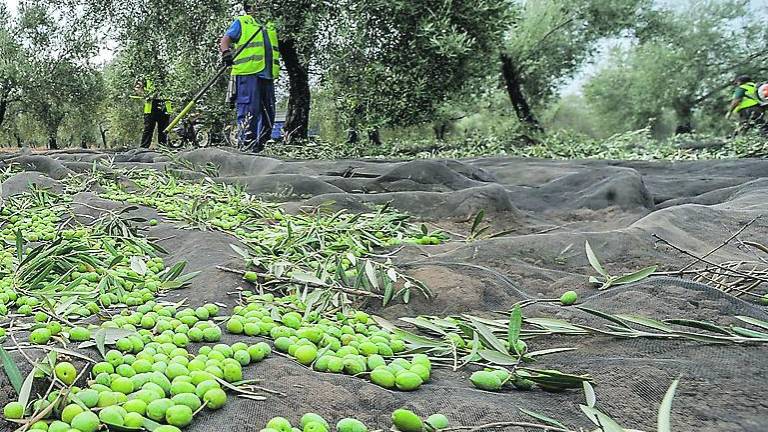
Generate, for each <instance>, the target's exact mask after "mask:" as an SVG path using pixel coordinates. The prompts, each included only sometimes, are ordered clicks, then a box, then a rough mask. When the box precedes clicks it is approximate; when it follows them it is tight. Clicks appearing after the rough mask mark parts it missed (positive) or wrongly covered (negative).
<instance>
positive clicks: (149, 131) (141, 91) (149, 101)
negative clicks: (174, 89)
mask: <svg viewBox="0 0 768 432" xmlns="http://www.w3.org/2000/svg"><path fill="white" fill-rule="evenodd" d="M133 91H134V93H135V96H133V98H136V99H143V100H144V133H142V135H141V147H143V148H149V146H150V144H152V135H153V134H154V133H155V126H157V143H158V144H159V145H162V146H167V145H168V134H167V133H165V128H166V127H168V123H169V122H170V118H171V112H172V106H171V101H170V100H169V99H166V98H163V97H161V96H160V93H159V92H158V91H157V88H155V83H154V82H152V80H151V79H148V78H139V79H137V80H136V84H134V87H133Z"/></svg>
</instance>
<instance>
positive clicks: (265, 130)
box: [235, 75, 275, 152]
mask: <svg viewBox="0 0 768 432" xmlns="http://www.w3.org/2000/svg"><path fill="white" fill-rule="evenodd" d="M235 83H236V85H237V98H236V100H235V103H236V104H237V126H238V144H239V145H240V148H241V149H243V150H246V151H252V152H260V151H261V150H263V149H264V144H266V142H267V141H269V139H270V137H271V136H272V125H274V124H275V85H274V82H273V81H272V80H270V79H265V78H260V77H259V76H257V75H242V76H238V77H236V81H235Z"/></svg>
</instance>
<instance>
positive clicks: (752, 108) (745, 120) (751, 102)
mask: <svg viewBox="0 0 768 432" xmlns="http://www.w3.org/2000/svg"><path fill="white" fill-rule="evenodd" d="M733 85H734V86H736V91H734V93H733V99H732V100H731V105H730V106H729V107H728V113H727V114H726V115H725V118H731V116H732V115H733V114H738V115H739V118H740V120H741V126H740V127H739V131H744V130H747V129H750V128H752V127H754V126H757V125H761V124H764V122H765V120H764V119H763V115H764V112H765V110H764V107H763V106H762V105H761V103H760V98H759V97H758V94H757V86H756V85H755V83H754V81H752V78H750V77H749V76H746V75H742V76H739V77H737V78H736V79H735V80H733Z"/></svg>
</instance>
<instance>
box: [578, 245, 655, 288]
mask: <svg viewBox="0 0 768 432" xmlns="http://www.w3.org/2000/svg"><path fill="white" fill-rule="evenodd" d="M584 247H585V249H586V252H587V260H588V261H589V264H590V265H591V266H592V268H593V269H595V271H596V272H597V273H599V274H600V276H602V279H600V278H597V277H595V276H590V277H589V283H591V284H595V285H600V287H599V288H598V289H600V290H605V289H608V288H610V287H613V286H618V285H626V284H630V283H634V282H638V281H641V280H643V279H645V278H647V277H648V276H650V275H652V274H653V273H654V272H655V271H656V268H657V267H658V266H650V267H646V268H643V269H641V270H638V271H636V272H633V273H627V274H624V275H621V276H611V275H610V274H609V273H608V272H607V271H606V270H605V268H603V265H602V264H601V263H600V260H599V259H598V258H597V255H595V252H594V251H593V250H592V246H590V245H589V241H586V242H585V243H584Z"/></svg>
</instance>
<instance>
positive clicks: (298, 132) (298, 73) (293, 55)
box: [280, 39, 311, 144]
mask: <svg viewBox="0 0 768 432" xmlns="http://www.w3.org/2000/svg"><path fill="white" fill-rule="evenodd" d="M280 54H281V55H282V58H283V62H284V63H285V69H286V70H287V71H288V79H289V83H288V112H287V114H286V117H285V125H283V134H284V135H285V142H286V143H287V144H290V143H291V141H292V140H305V139H307V135H308V133H309V109H310V100H311V94H310V91H309V65H307V64H304V63H302V62H301V58H300V56H299V53H298V51H297V49H296V43H295V41H294V40H293V39H283V40H282V41H280Z"/></svg>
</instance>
